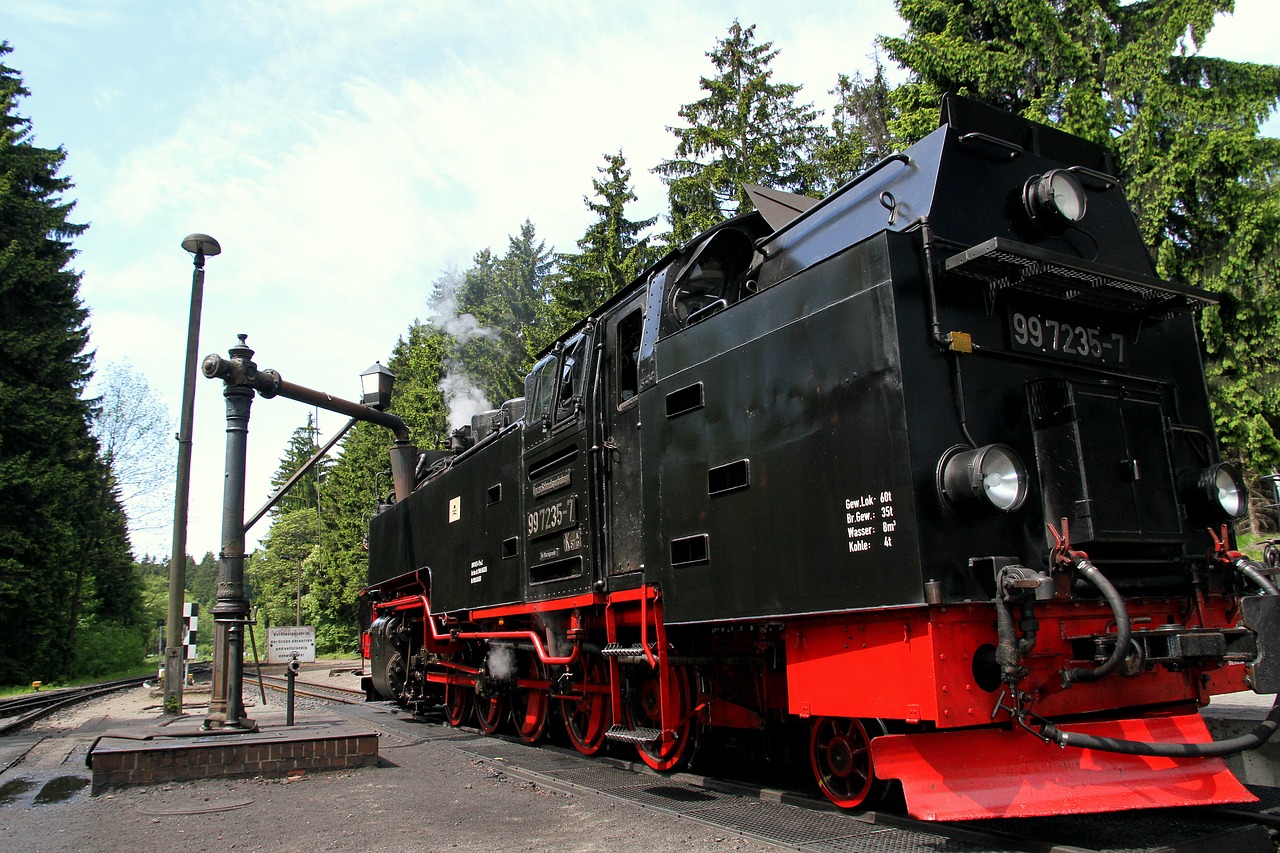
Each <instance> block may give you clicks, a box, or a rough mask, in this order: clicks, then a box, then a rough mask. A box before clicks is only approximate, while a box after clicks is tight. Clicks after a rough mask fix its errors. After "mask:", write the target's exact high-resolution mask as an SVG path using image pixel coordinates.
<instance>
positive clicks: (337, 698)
mask: <svg viewBox="0 0 1280 853" xmlns="http://www.w3.org/2000/svg"><path fill="white" fill-rule="evenodd" d="M258 678H259V676H258V675H257V674H256V673H255V674H250V675H246V676H245V679H244V683H245V688H246V689H250V688H251V689H253V690H255V691H256V690H258V688H259V683H258ZM261 678H262V683H261V687H262V688H264V689H270V690H273V691H278V692H281V693H284V692H287V691H288V685H289V682H288V679H287V678H285V677H284V676H280V675H267V674H265V673H264V674H263V675H262V676H261ZM293 692H294V695H295V696H304V697H306V698H308V699H323V700H325V701H327V702H338V703H341V704H346V705H362V704H364V702H365V696H364V692H363V691H361V690H351V689H349V688H346V687H331V686H328V685H322V684H316V683H315V682H313V681H302V680H301V679H298V680H295V682H294V686H293Z"/></svg>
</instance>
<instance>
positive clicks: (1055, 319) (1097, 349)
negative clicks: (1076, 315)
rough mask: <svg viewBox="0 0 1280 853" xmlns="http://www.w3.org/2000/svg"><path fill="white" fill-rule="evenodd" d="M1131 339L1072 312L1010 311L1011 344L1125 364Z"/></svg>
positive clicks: (1025, 349) (1060, 355)
mask: <svg viewBox="0 0 1280 853" xmlns="http://www.w3.org/2000/svg"><path fill="white" fill-rule="evenodd" d="M1128 344H1129V341H1128V340H1127V339H1126V337H1125V336H1124V335H1123V334H1121V333H1120V332H1117V331H1115V330H1114V329H1110V328H1107V327H1106V326H1100V325H1096V324H1092V325H1091V324H1089V323H1079V322H1075V321H1074V319H1073V318H1071V317H1069V316H1063V315H1059V314H1056V313H1050V312H1045V313H1043V314H1038V313H1032V312H1030V311H1019V310H1016V309H1010V311H1009V345H1010V346H1011V347H1012V348H1013V349H1015V350H1018V351H1019V352H1034V353H1038V354H1040V355H1051V356H1055V357H1058V358H1070V359H1075V360H1076V361H1088V362H1093V363H1094V364H1112V365H1120V364H1124V363H1125V361H1126V359H1127V358H1128V355H1129V353H1128Z"/></svg>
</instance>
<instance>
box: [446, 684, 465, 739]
mask: <svg viewBox="0 0 1280 853" xmlns="http://www.w3.org/2000/svg"><path fill="white" fill-rule="evenodd" d="M470 710H471V688H470V687H466V686H463V685H461V684H454V683H453V682H452V681H446V682H445V684H444V718H445V719H446V720H448V721H449V725H451V726H453V727H454V728H455V729H456V728H457V727H458V726H460V725H462V723H463V721H464V720H466V718H467V712H468V711H470Z"/></svg>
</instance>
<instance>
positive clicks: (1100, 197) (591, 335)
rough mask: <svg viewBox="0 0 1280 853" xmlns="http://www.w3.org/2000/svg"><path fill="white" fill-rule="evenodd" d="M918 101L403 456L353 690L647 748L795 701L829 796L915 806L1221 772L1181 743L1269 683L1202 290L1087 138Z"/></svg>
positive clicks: (580, 741)
mask: <svg viewBox="0 0 1280 853" xmlns="http://www.w3.org/2000/svg"><path fill="white" fill-rule="evenodd" d="M943 119H944V121H943V126H942V127H940V128H939V130H938V131H936V132H935V133H933V134H931V135H930V136H928V137H927V138H925V139H924V140H922V141H921V142H920V143H918V144H917V145H915V146H912V147H911V148H910V149H908V150H907V151H905V152H903V153H901V154H897V155H894V156H893V157H890V158H888V159H886V160H885V161H883V162H881V163H880V164H878V165H877V166H876V167H873V168H872V169H871V170H869V171H868V172H867V173H865V174H863V175H862V176H860V177H859V178H857V179H855V180H854V181H853V182H851V183H850V184H848V185H846V186H845V187H843V188H841V189H840V190H838V191H837V192H836V193H834V194H832V195H831V196H830V197H828V198H826V199H824V200H822V201H820V202H815V201H813V200H810V199H802V198H798V197H794V196H788V195H787V194H784V193H776V192H770V191H767V190H762V189H759V188H754V189H753V190H752V192H753V197H754V198H755V199H756V201H757V206H758V207H759V211H758V212H753V213H750V214H747V215H745V216H741V217H738V218H736V219H733V220H730V221H728V222H726V223H723V224H722V225H720V226H718V227H716V228H714V229H712V230H711V231H709V232H707V233H706V234H703V235H701V236H700V237H698V238H697V239H695V240H694V241H693V242H692V243H690V244H689V245H688V246H685V247H682V248H681V249H679V250H677V251H673V252H672V253H671V254H670V255H668V257H667V258H665V259H664V260H663V261H661V262H659V263H658V264H657V265H655V267H654V268H652V269H651V270H649V271H647V272H646V274H645V275H644V276H642V277H641V279H639V280H637V282H636V283H635V284H634V285H633V286H632V287H630V288H628V289H626V290H624V291H623V292H621V293H620V294H618V295H617V296H616V297H615V298H614V299H612V300H611V301H610V302H609V303H607V304H606V305H604V306H602V307H601V308H600V309H598V310H597V311H596V312H594V313H593V314H592V315H591V316H590V317H587V318H585V319H584V320H583V322H582V323H580V324H579V325H578V326H577V327H575V328H574V329H573V330H571V332H570V333H568V334H567V335H566V336H565V337H564V338H563V339H562V340H561V341H559V342H558V343H557V344H555V345H554V346H553V347H552V348H550V349H549V351H548V352H547V354H546V355H545V357H544V358H543V359H542V360H541V361H540V362H539V363H538V365H537V366H536V367H535V368H534V370H533V372H532V373H531V374H530V376H529V379H528V382H527V386H526V387H527V393H526V396H525V400H524V401H520V402H517V403H514V404H512V406H510V407H508V409H507V410H506V411H505V412H500V413H493V414H492V416H486V417H485V418H481V419H480V421H481V422H480V423H477V425H476V429H475V431H474V434H473V435H472V437H471V440H469V441H463V442H461V444H460V445H459V446H458V447H457V448H455V450H456V452H455V453H441V454H439V458H438V459H434V460H431V461H433V462H435V465H434V466H433V467H430V468H429V469H428V468H427V466H422V467H423V470H424V472H425V474H424V476H423V478H422V482H421V483H420V484H419V486H418V488H417V490H416V491H415V492H414V494H413V495H411V496H410V498H409V499H408V500H407V501H403V502H401V503H399V504H397V505H395V506H393V507H390V508H388V509H387V510H386V511H385V512H383V513H380V514H379V516H377V517H376V518H375V520H374V524H373V529H372V532H371V539H370V552H371V577H370V588H369V598H370V602H371V608H372V614H371V615H372V616H373V617H374V618H373V626H372V629H371V631H370V636H371V639H372V645H373V658H374V660H373V672H374V677H373V683H372V685H371V690H373V691H375V692H377V693H378V694H380V695H386V696H393V697H396V698H398V699H399V700H400V701H402V702H406V703H416V704H417V705H419V706H423V707H425V706H430V705H433V704H437V703H438V704H441V705H442V706H443V707H444V708H445V709H446V713H447V714H448V716H449V719H450V721H451V722H453V723H455V724H458V723H461V722H463V721H465V720H468V719H470V717H471V715H472V714H473V713H474V715H475V717H476V720H477V724H478V725H479V726H480V727H481V728H482V729H483V730H485V731H493V730H496V729H497V728H498V727H499V726H500V725H502V724H504V721H508V722H509V723H510V724H512V725H514V727H515V730H516V734H517V735H518V736H520V737H521V738H522V739H525V740H530V741H533V740H536V739H537V738H539V737H541V736H542V735H543V734H544V733H545V731H546V729H547V726H548V719H549V718H551V717H555V716H559V717H560V719H561V720H562V722H563V724H564V726H565V729H566V731H567V733H568V736H569V738H570V741H571V742H572V743H573V744H574V745H575V746H576V747H577V748H579V749H580V750H581V751H582V752H584V753H586V754H591V753H594V752H596V751H598V750H599V749H601V748H602V747H603V745H604V744H605V743H606V742H608V741H614V742H618V743H622V744H633V745H635V747H636V748H637V749H638V750H639V754H640V757H641V758H642V759H643V760H645V761H646V762H647V763H649V764H650V765H651V766H653V767H655V768H657V769H660V770H668V769H672V768H674V767H676V766H679V765H680V763H681V762H682V761H684V760H686V759H687V758H688V757H689V755H690V754H691V752H692V750H691V748H690V747H691V745H692V744H693V743H694V742H695V741H696V740H697V739H698V738H699V737H700V736H705V735H706V734H707V733H708V732H711V731H714V730H717V729H720V730H734V731H736V732H737V733H739V734H742V735H744V736H746V735H751V736H752V737H758V738H759V739H760V740H761V741H762V742H763V743H765V744H766V748H765V750H764V751H765V752H766V753H767V754H773V753H774V752H776V750H773V751H771V750H770V749H769V748H768V745H769V744H771V743H776V742H777V741H778V740H780V739H783V738H785V735H786V734H787V733H789V732H792V731H794V730H795V729H796V728H797V727H798V726H799V725H800V724H803V726H805V727H806V729H805V730H806V732H807V743H808V753H809V760H810V763H811V765H812V768H813V771H814V774H815V777H816V779H817V781H818V784H819V786H820V787H821V788H822V790H823V792H824V793H825V794H826V795H827V796H828V798H830V799H831V800H832V801H833V802H835V803H837V804H839V805H842V806H847V807H862V806H867V805H870V804H872V803H873V802H874V801H875V799H876V797H877V796H878V795H879V794H881V793H883V791H884V790H885V789H886V787H887V785H886V783H887V782H888V781H889V780H891V779H897V780H899V781H900V782H901V784H902V788H903V790H904V791H905V794H906V800H907V805H908V808H909V810H910V811H911V812H912V813H913V814H915V815H917V816H922V817H933V818H939V819H944V818H946V819H950V818H964V817H978V816H992V815H1019V816H1022V815H1043V814H1059V813H1064V812H1086V811H1106V810H1115V809H1124V808H1137V807H1150V806H1158V805H1186V804H1208V803H1226V802H1241V801H1247V800H1249V799H1251V796H1250V795H1249V793H1248V792H1247V791H1246V790H1245V789H1244V788H1243V787H1242V786H1241V785H1240V784H1239V783H1238V782H1237V781H1236V780H1235V778H1234V777H1233V776H1232V775H1231V774H1230V773H1229V772H1228V771H1227V769H1226V767H1225V765H1224V764H1223V762H1222V760H1221V758H1220V757H1218V756H1219V755H1221V754H1223V753H1226V752H1229V751H1231V750H1237V749H1243V748H1247V747H1249V746H1251V745H1256V744H1257V743H1258V742H1260V740H1261V738H1262V734H1263V733H1260V734H1258V735H1256V736H1254V737H1252V738H1250V739H1247V740H1246V741H1240V742H1236V743H1228V744H1225V745H1212V744H1210V738H1209V735H1208V732H1207V730H1206V728H1205V725H1204V723H1203V722H1202V721H1201V719H1200V717H1199V715H1198V713H1197V712H1196V709H1197V707H1198V706H1199V705H1201V704H1203V703H1205V702H1207V701H1208V699H1209V697H1210V696H1211V695H1213V694H1216V693H1223V692H1228V691H1233V690H1239V689H1243V688H1246V687H1251V688H1252V689H1253V690H1255V691H1257V692H1259V693H1274V692H1276V689H1277V687H1278V686H1280V673H1277V672H1276V671H1275V668H1274V665H1273V664H1272V663H1271V661H1272V660H1273V659H1274V658H1275V656H1276V654H1277V651H1276V650H1277V643H1278V642H1280V615H1278V614H1277V613H1276V606H1277V605H1278V604H1280V596H1277V591H1276V588H1275V586H1274V585H1273V583H1272V581H1271V579H1270V577H1269V575H1268V573H1267V571H1266V570H1265V569H1263V568H1262V567H1261V566H1258V565H1257V564H1255V563H1253V562H1252V561H1250V560H1248V559H1246V558H1245V557H1244V556H1243V555H1241V554H1240V553H1239V552H1238V551H1236V550H1235V543H1234V533H1233V530H1232V524H1233V522H1234V521H1235V520H1237V519H1238V518H1240V517H1241V516H1242V514H1243V513H1244V512H1245V510H1246V501H1247V492H1246V490H1245V488H1244V485H1243V483H1242V482H1241V480H1240V476H1239V474H1238V473H1237V472H1236V471H1235V470H1234V469H1232V468H1231V466H1229V465H1226V464H1224V463H1223V462H1222V461H1221V460H1220V459H1219V457H1218V452H1217V446H1216V442H1215V439H1214V435H1213V422H1212V414H1211V411H1210V407H1209V399H1208V392H1207V389H1206V386H1205V382H1204V375H1203V369H1202V366H1201V363H1200V356H1199V344H1198V340H1197V336H1196V327H1195V323H1196V314H1197V310H1198V309H1199V308H1200V307H1201V306H1204V305H1206V304H1210V303H1211V302H1212V301H1213V297H1212V296H1211V295H1210V294H1208V293H1205V292H1203V291H1199V290H1196V289H1194V288H1190V287H1187V286H1183V285H1179V284H1176V283H1171V282H1166V281H1162V280H1161V279H1159V278H1158V277H1157V276H1156V275H1155V272H1154V269H1153V267H1152V264H1151V261H1150V259H1149V257H1148V255H1147V253H1146V250H1145V247H1144V245H1143V242H1142V239H1141V236H1140V233H1139V231H1138V228H1137V226H1136V224H1135V223H1134V221H1133V217H1132V214H1131V212H1130V210H1129V208H1128V205H1127V204H1126V202H1125V200H1124V197H1123V194H1122V192H1121V189H1120V187H1119V186H1118V182H1117V180H1116V179H1115V177H1113V175H1114V172H1115V170H1114V168H1113V166H1112V163H1111V159H1110V155H1109V154H1108V152H1107V151H1106V150H1105V149H1104V148H1103V147H1101V146H1097V145H1094V144H1091V143H1089V142H1086V141H1084V140H1081V139H1078V138H1076V137H1072V136H1069V135H1067V134H1065V133H1062V132H1060V131H1057V130H1054V129H1052V128H1048V127H1045V126H1042V125H1037V124H1034V123H1032V122H1029V121H1025V120H1023V119H1020V118H1017V117H1014V116H1010V115H1007V114H1004V113H1000V112H997V111H994V110H991V109H989V108H987V107H983V106H981V105H978V104H974V103H972V102H968V101H965V100H962V99H958V98H948V99H946V101H945V102H944V114H943ZM1273 716H1276V717H1277V718H1278V719H1280V712H1274V713H1273ZM1271 725H1272V727H1274V724H1271ZM1059 746H1065V747H1068V748H1067V749H1059Z"/></svg>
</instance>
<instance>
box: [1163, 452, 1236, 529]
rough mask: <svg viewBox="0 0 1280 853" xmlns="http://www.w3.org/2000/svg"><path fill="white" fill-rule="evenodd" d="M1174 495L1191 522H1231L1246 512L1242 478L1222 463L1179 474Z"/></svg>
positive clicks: (1233, 469) (1233, 468)
mask: <svg viewBox="0 0 1280 853" xmlns="http://www.w3.org/2000/svg"><path fill="white" fill-rule="evenodd" d="M1178 491H1179V493H1180V494H1181V496H1182V501H1183V503H1184V504H1185V505H1186V508H1187V515H1188V516H1190V517H1191V519H1192V520H1195V521H1213V522H1224V521H1235V520H1236V519H1238V518H1241V517H1243V516H1244V514H1245V512H1247V511H1248V509H1249V492H1248V490H1247V489H1246V488H1245V485H1244V478H1243V477H1241V476H1240V472H1239V471H1237V470H1236V469H1235V467H1234V466H1232V465H1228V464H1227V463H1225V462H1219V463H1217V464H1216V465H1210V466H1209V467H1208V468H1201V469H1199V470H1196V471H1185V472H1183V473H1181V474H1179V475H1178Z"/></svg>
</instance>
